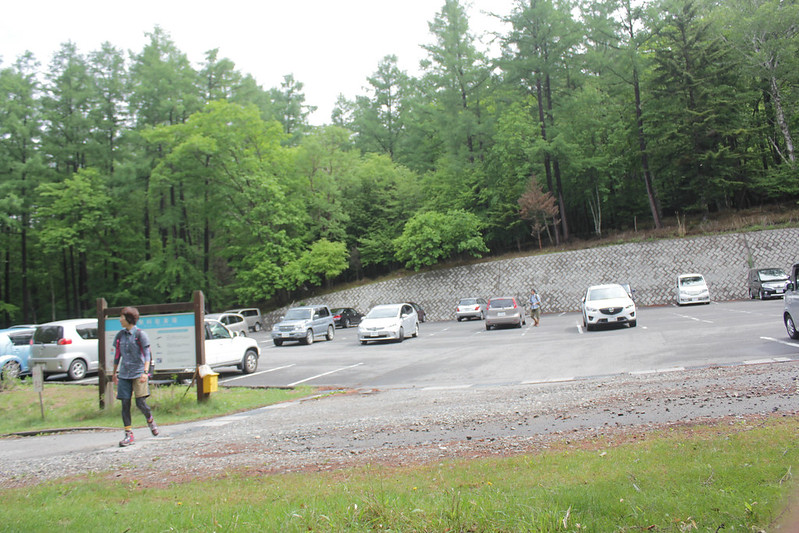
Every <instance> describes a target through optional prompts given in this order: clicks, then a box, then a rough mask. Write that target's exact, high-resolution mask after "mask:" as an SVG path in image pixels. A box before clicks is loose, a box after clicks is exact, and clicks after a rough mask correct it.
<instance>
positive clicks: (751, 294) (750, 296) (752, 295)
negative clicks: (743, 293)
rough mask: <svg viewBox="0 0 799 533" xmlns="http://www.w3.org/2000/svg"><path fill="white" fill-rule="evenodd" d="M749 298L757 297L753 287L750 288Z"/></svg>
mask: <svg viewBox="0 0 799 533" xmlns="http://www.w3.org/2000/svg"><path fill="white" fill-rule="evenodd" d="M749 298H751V299H752V300H754V299H755V293H753V292H752V289H749Z"/></svg>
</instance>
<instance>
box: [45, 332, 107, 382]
mask: <svg viewBox="0 0 799 533" xmlns="http://www.w3.org/2000/svg"><path fill="white" fill-rule="evenodd" d="M30 365H31V368H33V367H34V366H35V365H42V367H43V368H42V370H43V371H44V375H45V376H48V375H52V374H64V373H66V374H67V375H69V379H71V380H78V379H83V378H84V377H86V374H88V373H89V372H97V369H98V368H99V366H100V363H99V360H98V357H97V319H96V318H76V319H71V320H59V321H57V322H48V323H47V324H42V325H40V326H36V331H35V332H34V333H33V340H32V344H31V358H30Z"/></svg>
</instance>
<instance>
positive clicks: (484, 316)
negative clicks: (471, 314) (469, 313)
mask: <svg viewBox="0 0 799 533" xmlns="http://www.w3.org/2000/svg"><path fill="white" fill-rule="evenodd" d="M485 319H486V314H485V313H483V312H480V320H485Z"/></svg>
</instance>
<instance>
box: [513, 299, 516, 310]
mask: <svg viewBox="0 0 799 533" xmlns="http://www.w3.org/2000/svg"><path fill="white" fill-rule="evenodd" d="M513 308H514V309H516V300H513Z"/></svg>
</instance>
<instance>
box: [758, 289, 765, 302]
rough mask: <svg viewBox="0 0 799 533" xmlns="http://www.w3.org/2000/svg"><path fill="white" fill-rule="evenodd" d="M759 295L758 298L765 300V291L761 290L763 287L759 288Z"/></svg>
mask: <svg viewBox="0 0 799 533" xmlns="http://www.w3.org/2000/svg"><path fill="white" fill-rule="evenodd" d="M759 296H760V299H761V300H765V299H766V293H765V292H763V289H760V294H759Z"/></svg>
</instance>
